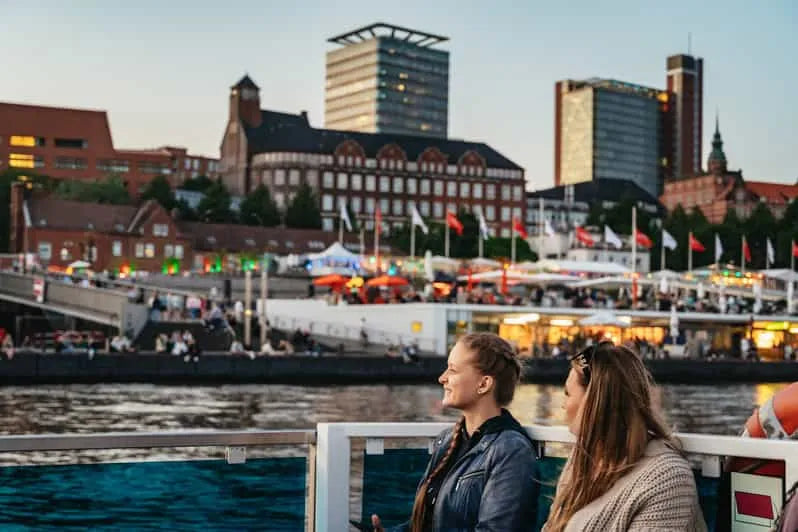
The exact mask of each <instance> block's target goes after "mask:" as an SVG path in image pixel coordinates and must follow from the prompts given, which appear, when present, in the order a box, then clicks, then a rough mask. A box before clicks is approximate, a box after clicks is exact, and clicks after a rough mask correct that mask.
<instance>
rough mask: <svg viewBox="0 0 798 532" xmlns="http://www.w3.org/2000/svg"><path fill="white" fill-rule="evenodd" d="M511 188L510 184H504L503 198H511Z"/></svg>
mask: <svg viewBox="0 0 798 532" xmlns="http://www.w3.org/2000/svg"><path fill="white" fill-rule="evenodd" d="M510 190H511V188H510V185H502V199H503V200H509V199H511V194H510Z"/></svg>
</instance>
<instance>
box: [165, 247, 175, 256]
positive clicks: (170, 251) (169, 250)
mask: <svg viewBox="0 0 798 532" xmlns="http://www.w3.org/2000/svg"><path fill="white" fill-rule="evenodd" d="M174 254H175V248H174V246H173V245H172V244H166V245H165V246H164V247H163V256H164V257H166V258H167V259H169V258H172V255H174Z"/></svg>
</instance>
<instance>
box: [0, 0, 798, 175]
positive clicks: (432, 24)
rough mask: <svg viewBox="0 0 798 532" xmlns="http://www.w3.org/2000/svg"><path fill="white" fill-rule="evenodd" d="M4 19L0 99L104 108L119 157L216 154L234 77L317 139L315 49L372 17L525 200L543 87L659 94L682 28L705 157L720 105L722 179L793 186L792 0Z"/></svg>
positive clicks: (382, 5) (153, 9)
mask: <svg viewBox="0 0 798 532" xmlns="http://www.w3.org/2000/svg"><path fill="white" fill-rule="evenodd" d="M68 4H73V5H68ZM642 4H649V5H648V6H647V7H641V6H642ZM198 6H199V7H198ZM0 21H2V24H1V25H0V27H1V28H2V30H0V101H4V102H18V103H33V104H38V105H54V106H65V107H79V108H90V109H103V110H107V111H108V115H109V120H110V123H111V132H112V135H113V138H114V144H115V146H116V147H117V148H123V149H132V148H152V147H156V146H161V145H176V146H185V147H187V148H188V149H189V152H190V153H194V154H198V155H209V156H215V157H218V156H219V143H220V141H221V138H222V133H223V131H224V127H225V124H226V120H227V112H228V109H227V105H228V104H227V98H228V93H229V87H230V86H231V85H233V84H234V83H235V82H236V81H237V80H238V79H239V78H241V76H242V75H243V74H245V73H248V74H249V75H250V76H251V77H252V78H253V79H254V80H255V82H256V83H257V84H258V85H259V86H260V87H261V106H262V107H263V108H266V109H273V110H280V111H285V112H299V111H300V110H307V111H308V113H309V116H310V120H311V124H312V125H314V126H316V127H323V126H324V75H325V72H324V61H325V53H326V52H327V51H329V50H331V49H333V48H335V47H336V46H337V45H334V44H331V43H328V42H327V39H328V38H329V37H331V36H333V35H337V34H340V33H343V32H345V31H348V30H352V29H355V28H357V27H360V26H363V25H366V24H369V23H372V22H377V21H382V22H388V23H392V24H396V25H400V26H408V27H411V28H415V29H418V30H422V31H428V32H430V33H435V34H442V35H446V36H448V37H449V38H450V39H451V40H450V41H449V42H447V43H444V44H443V45H438V46H439V47H441V48H443V49H447V50H449V52H450V84H449V136H450V137H452V138H463V139H468V140H474V141H483V142H487V143H488V144H490V145H491V146H492V147H494V148H495V149H497V150H498V151H499V152H501V153H503V154H504V155H506V156H507V157H509V158H510V159H512V160H514V161H515V162H517V163H518V164H520V165H521V166H523V167H524V168H525V169H526V177H527V183H528V185H527V188H529V189H530V190H534V189H539V188H546V187H550V186H553V179H554V177H553V175H554V172H553V166H554V153H553V143H554V133H553V132H554V82H555V81H557V80H560V79H566V78H571V79H583V78H588V77H593V76H598V77H605V78H615V79H620V80H623V81H628V82H632V83H638V84H641V85H646V86H652V87H660V88H664V87H665V60H666V57H667V56H668V55H672V54H676V53H686V52H687V51H688V34H690V35H691V39H690V42H691V50H692V52H693V54H694V55H697V56H700V57H703V58H704V69H705V70H704V145H703V151H704V156H703V160H704V161H706V156H707V154H708V153H709V150H710V148H711V146H710V141H711V136H712V132H713V131H714V125H715V112H716V110H717V111H718V113H719V117H720V129H721V134H722V135H723V140H724V148H725V151H726V156H727V159H728V161H729V167H730V168H731V169H742V170H743V176H744V177H745V178H746V179H749V180H753V181H773V182H783V183H795V182H796V180H798V165H797V164H796V157H795V151H796V148H798V106H796V103H795V102H796V98H795V97H794V92H795V87H798V68H796V58H795V57H796V53H797V52H798V2H796V1H795V0H769V1H768V2H765V3H761V4H759V3H756V2H750V1H745V0H744V1H739V0H727V1H717V0H709V1H705V2H695V1H694V0H669V1H667V2H657V3H654V2H639V1H621V0H606V1H602V2H596V1H594V0H593V1H584V2H582V1H579V2H577V1H566V0H564V1H562V2H557V3H554V2H542V1H531V2H509V1H504V0H494V2H491V3H488V2H484V1H472V0H460V1H456V2H455V1H443V0H439V1H437V2H429V1H417V0H403V1H402V2H379V1H374V0H371V1H360V0H351V1H348V0H338V1H336V2H321V1H317V0H305V1H303V0H296V1H294V2H275V1H268V0H267V1H263V0H260V1H257V0H235V1H232V2H229V1H228V2H212V1H210V0H206V1H204V2H202V1H199V2H197V1H195V0H193V1H188V0H186V1H170V0H161V1H153V0H137V1H136V2H128V1H124V2H123V1H119V0H103V1H95V0H76V1H75V2H69V3H67V2H61V1H51V0H41V1H35V0H34V1H31V0H27V1H17V0H0Z"/></svg>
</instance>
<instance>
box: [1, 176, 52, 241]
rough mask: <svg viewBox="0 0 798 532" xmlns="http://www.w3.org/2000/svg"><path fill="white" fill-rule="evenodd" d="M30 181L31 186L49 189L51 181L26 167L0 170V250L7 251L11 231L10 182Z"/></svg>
mask: <svg viewBox="0 0 798 532" xmlns="http://www.w3.org/2000/svg"><path fill="white" fill-rule="evenodd" d="M23 180H24V181H25V182H30V183H31V184H32V185H31V187H32V188H35V189H38V190H41V189H44V190H50V189H51V188H52V186H53V185H52V183H53V181H52V180H51V179H50V178H49V177H47V176H43V175H38V174H35V173H32V172H30V171H28V170H26V169H17V168H8V169H6V170H5V171H3V172H0V206H2V207H0V250H2V251H6V252H7V251H9V249H8V245H9V232H10V231H11V218H10V210H11V184H12V183H19V182H22V181H23Z"/></svg>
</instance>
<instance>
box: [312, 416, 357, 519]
mask: <svg viewBox="0 0 798 532" xmlns="http://www.w3.org/2000/svg"><path fill="white" fill-rule="evenodd" d="M349 463H350V445H349V436H348V435H347V433H346V427H345V425H344V424H338V423H319V424H318V425H317V426H316V532H338V531H341V530H349V465H350V464H349Z"/></svg>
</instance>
